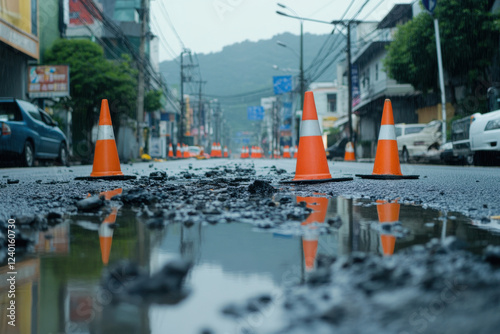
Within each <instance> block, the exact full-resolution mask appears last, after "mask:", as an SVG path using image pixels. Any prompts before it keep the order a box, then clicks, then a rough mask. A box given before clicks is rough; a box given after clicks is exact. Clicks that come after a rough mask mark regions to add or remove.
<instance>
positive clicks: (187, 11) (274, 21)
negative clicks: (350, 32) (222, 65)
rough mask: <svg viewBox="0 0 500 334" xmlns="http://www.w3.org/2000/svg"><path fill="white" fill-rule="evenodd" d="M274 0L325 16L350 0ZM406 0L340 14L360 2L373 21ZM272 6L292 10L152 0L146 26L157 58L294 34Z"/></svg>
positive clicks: (294, 26)
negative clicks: (155, 43) (155, 44)
mask: <svg viewBox="0 0 500 334" xmlns="http://www.w3.org/2000/svg"><path fill="white" fill-rule="evenodd" d="M279 1H280V3H282V4H284V5H286V6H287V7H289V8H291V9H292V10H294V11H295V12H296V13H297V14H298V15H299V16H303V17H307V18H312V19H316V20H324V21H331V20H338V19H340V18H341V17H342V14H344V12H345V11H346V9H347V8H348V6H349V5H350V4H351V1H350V0H279ZM411 2H414V0H353V2H352V6H351V7H350V9H349V11H348V12H347V15H346V16H345V18H352V17H353V16H354V15H355V14H356V13H357V12H358V11H359V10H360V9H361V7H362V6H363V4H365V7H364V8H363V9H362V11H361V12H360V13H359V14H358V15H357V16H356V19H361V20H377V21H378V20H380V19H381V18H382V17H384V15H386V14H387V13H388V11H389V10H390V9H391V8H392V6H393V5H394V4H395V3H411ZM276 10H281V11H283V12H287V13H290V14H292V12H291V11H289V10H287V9H283V8H280V7H278V5H277V1H273V0H151V27H152V30H153V33H154V34H155V35H157V36H158V37H159V38H160V40H161V43H160V61H163V60H168V59H172V58H173V57H178V56H179V54H180V52H181V51H182V48H183V46H184V47H185V48H188V49H191V50H192V51H193V52H195V53H211V52H218V51H220V50H222V48H223V47H224V46H226V45H230V44H233V43H237V42H242V41H245V40H250V41H257V40H260V39H269V38H271V37H272V36H274V35H276V34H279V33H283V32H290V33H293V34H296V35H299V33H300V21H299V20H295V19H292V18H287V17H283V16H280V15H278V14H276ZM172 27H173V28H172ZM174 29H175V31H174ZM331 31H332V26H330V25H328V24H322V23H316V22H304V33H313V34H328V33H330V32H331ZM177 36H178V37H177Z"/></svg>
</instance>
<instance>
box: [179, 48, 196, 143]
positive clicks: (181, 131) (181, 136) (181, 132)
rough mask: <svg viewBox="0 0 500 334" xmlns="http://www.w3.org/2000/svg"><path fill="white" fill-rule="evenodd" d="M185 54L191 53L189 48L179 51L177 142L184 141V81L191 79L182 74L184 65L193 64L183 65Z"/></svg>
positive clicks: (191, 65) (189, 65)
mask: <svg viewBox="0 0 500 334" xmlns="http://www.w3.org/2000/svg"><path fill="white" fill-rule="evenodd" d="M185 54H189V55H190V54H191V50H189V49H184V50H182V52H181V114H180V120H179V133H178V134H177V136H178V142H179V143H184V133H185V132H186V129H185V122H186V119H185V118H186V108H185V106H184V82H190V81H191V77H187V78H186V77H185V76H184V68H185V67H194V66H195V65H193V64H188V65H184V55H185ZM186 79H187V80H186Z"/></svg>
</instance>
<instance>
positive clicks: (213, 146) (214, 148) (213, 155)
mask: <svg viewBox="0 0 500 334" xmlns="http://www.w3.org/2000/svg"><path fill="white" fill-rule="evenodd" d="M216 151H217V147H216V146H215V143H212V147H211V148H210V158H215V157H217V152H216Z"/></svg>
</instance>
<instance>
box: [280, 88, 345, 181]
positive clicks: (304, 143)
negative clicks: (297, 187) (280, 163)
mask: <svg viewBox="0 0 500 334" xmlns="http://www.w3.org/2000/svg"><path fill="white" fill-rule="evenodd" d="M303 110H304V111H303V113H302V122H301V125H300V141H299V152H298V157H297V164H296V167H295V178H294V179H293V180H292V181H284V183H319V182H330V181H350V180H352V177H344V178H336V179H333V178H332V175H331V174H330V168H329V167H328V162H327V161H326V152H325V148H324V146H323V139H322V138H321V131H320V128H319V122H318V114H317V113H316V105H315V104H314V95H313V92H306V94H305V96H304V108H303Z"/></svg>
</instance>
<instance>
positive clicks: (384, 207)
mask: <svg viewBox="0 0 500 334" xmlns="http://www.w3.org/2000/svg"><path fill="white" fill-rule="evenodd" d="M377 204H378V205H377V214H378V221H379V222H380V223H382V224H394V223H396V222H398V221H399V207H400V204H399V203H398V202H397V201H394V202H388V201H384V200H377ZM380 243H381V245H382V253H383V254H384V256H390V255H393V254H394V247H395V246H396V236H394V235H392V234H387V233H381V234H380Z"/></svg>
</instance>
